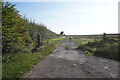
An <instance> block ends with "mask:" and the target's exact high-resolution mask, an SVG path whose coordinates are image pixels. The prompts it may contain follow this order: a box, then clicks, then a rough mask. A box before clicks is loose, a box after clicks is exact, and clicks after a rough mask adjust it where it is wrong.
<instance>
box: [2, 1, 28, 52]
mask: <svg viewBox="0 0 120 80" xmlns="http://www.w3.org/2000/svg"><path fill="white" fill-rule="evenodd" d="M14 7H15V5H12V4H11V3H9V2H3V3H2V45H3V48H2V49H3V50H2V51H3V54H4V53H14V52H15V51H16V52H17V50H19V49H20V47H21V45H26V44H25V43H26V42H27V41H28V40H29V38H28V37H27V34H26V33H27V27H26V23H25V20H24V19H23V18H21V15H19V14H18V12H19V11H17V9H16V8H14ZM26 40H27V41H26Z"/></svg>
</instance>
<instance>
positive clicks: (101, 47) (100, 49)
mask: <svg viewBox="0 0 120 80" xmlns="http://www.w3.org/2000/svg"><path fill="white" fill-rule="evenodd" d="M74 41H75V42H76V44H77V46H78V49H81V50H83V51H84V53H85V54H86V55H94V56H99V57H105V58H109V59H114V60H119V61H120V57H118V45H119V44H118V39H107V40H106V41H103V40H79V39H75V40H74Z"/></svg>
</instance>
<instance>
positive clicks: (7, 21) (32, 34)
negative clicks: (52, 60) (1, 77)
mask: <svg viewBox="0 0 120 80" xmlns="http://www.w3.org/2000/svg"><path fill="white" fill-rule="evenodd" d="M18 12H19V11H17V9H16V8H15V5H13V4H11V3H9V2H3V3H2V20H3V21H2V39H3V40H2V45H3V50H2V51H3V52H2V53H3V54H5V53H16V52H19V51H21V50H23V49H24V47H31V48H32V46H36V45H37V44H38V39H37V35H38V34H40V35H41V41H42V42H41V45H43V44H45V43H46V42H44V41H45V40H47V39H51V38H55V37H56V33H54V32H52V31H50V30H48V29H47V27H46V26H44V25H42V24H36V23H34V22H31V21H29V20H28V19H26V18H21V15H19V14H18ZM48 35H49V36H48ZM51 35H52V36H51ZM31 45H32V46H31ZM31 48H30V49H31Z"/></svg>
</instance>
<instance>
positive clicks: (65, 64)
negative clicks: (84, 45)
mask: <svg viewBox="0 0 120 80" xmlns="http://www.w3.org/2000/svg"><path fill="white" fill-rule="evenodd" d="M68 46H70V47H71V49H70V50H66V49H65V47H68ZM22 78H118V62H116V61H114V60H110V59H105V58H100V57H95V56H87V55H84V54H83V52H82V51H80V50H77V49H76V45H75V43H74V42H73V41H72V40H70V39H69V38H65V39H64V40H63V41H61V45H60V46H58V47H57V48H56V49H55V50H54V52H53V53H52V54H50V55H48V56H47V57H46V58H45V59H44V60H42V61H41V62H39V63H38V64H37V65H34V67H33V69H31V70H30V71H28V72H27V73H26V74H25V75H24V76H23V77H22Z"/></svg>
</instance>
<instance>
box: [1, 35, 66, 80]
mask: <svg viewBox="0 0 120 80" xmlns="http://www.w3.org/2000/svg"><path fill="white" fill-rule="evenodd" d="M62 39H64V37H61V38H56V39H54V40H52V39H51V40H50V41H51V42H50V43H49V44H46V45H43V46H41V47H40V48H38V49H37V51H36V52H35V53H29V51H28V52H22V51H21V52H18V53H17V54H6V55H3V57H2V62H3V64H2V78H3V79H6V78H10V79H12V80H14V79H15V78H21V76H22V75H23V74H24V73H26V72H27V71H28V70H30V69H31V68H32V67H33V65H34V64H37V63H38V62H39V61H40V60H42V59H44V58H45V57H46V56H47V55H49V54H50V53H51V52H53V51H54V49H55V48H56V46H58V45H59V42H60V41H61V40H62Z"/></svg>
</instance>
